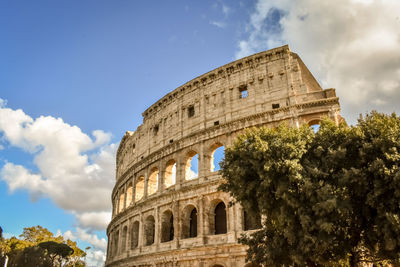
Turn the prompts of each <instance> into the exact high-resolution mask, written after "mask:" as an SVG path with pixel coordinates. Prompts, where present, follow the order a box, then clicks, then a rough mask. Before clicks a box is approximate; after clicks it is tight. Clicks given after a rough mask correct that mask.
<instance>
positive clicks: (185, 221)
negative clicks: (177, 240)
mask: <svg viewBox="0 0 400 267" xmlns="http://www.w3.org/2000/svg"><path fill="white" fill-rule="evenodd" d="M196 236H197V209H196V207H194V206H193V205H189V206H186V207H185V208H184V210H183V214H182V238H191V237H196Z"/></svg>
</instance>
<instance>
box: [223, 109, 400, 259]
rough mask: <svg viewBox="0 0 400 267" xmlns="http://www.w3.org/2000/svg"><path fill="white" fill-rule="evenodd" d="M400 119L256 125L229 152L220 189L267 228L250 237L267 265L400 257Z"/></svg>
mask: <svg viewBox="0 0 400 267" xmlns="http://www.w3.org/2000/svg"><path fill="white" fill-rule="evenodd" d="M399 152H400V118H399V117H397V116H396V114H392V115H385V114H381V113H377V112H371V113H370V114H368V115H366V116H365V117H360V119H359V120H358V124H357V125H356V126H352V127H348V126H347V125H346V124H345V123H341V124H339V125H336V124H335V123H334V122H332V121H330V120H328V119H325V120H323V121H322V122H321V124H320V127H319V130H318V131H317V132H316V133H314V131H313V130H312V129H311V128H310V127H308V126H307V125H304V126H302V127H300V128H290V127H288V126H287V125H285V124H282V125H281V126H279V127H278V128H275V129H273V128H266V127H262V128H252V129H248V130H247V131H245V133H244V134H243V135H241V136H239V137H238V139H237V140H236V142H235V143H234V144H233V146H232V147H230V148H227V149H226V151H225V159H224V160H223V161H222V164H221V166H222V169H221V171H222V176H223V177H224V183H223V184H222V185H221V189H222V190H224V191H227V192H230V193H231V195H232V196H233V197H234V198H235V199H236V200H237V201H238V202H239V203H240V204H241V205H242V206H243V207H244V209H245V210H246V211H248V212H251V213H253V214H257V213H259V214H262V215H263V216H264V217H265V218H266V219H265V220H263V228H262V229H260V230H259V231H256V232H254V233H252V234H251V235H247V236H244V237H243V238H242V239H241V242H243V243H244V244H247V245H249V250H248V260H250V261H252V262H254V263H259V264H265V265H267V266H282V265H285V266H289V265H297V266H304V265H308V266H356V265H357V264H358V263H360V262H374V263H382V262H385V261H386V262H392V263H398V262H399V259H400V218H399V216H400V171H399V167H400V153H399Z"/></svg>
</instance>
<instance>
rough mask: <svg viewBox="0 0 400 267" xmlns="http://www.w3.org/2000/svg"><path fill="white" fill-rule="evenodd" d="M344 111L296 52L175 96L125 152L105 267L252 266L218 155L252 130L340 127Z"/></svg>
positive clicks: (238, 67) (161, 104)
mask: <svg viewBox="0 0 400 267" xmlns="http://www.w3.org/2000/svg"><path fill="white" fill-rule="evenodd" d="M339 112H340V107H339V102H338V98H337V97H336V94H335V90H334V89H327V90H322V88H321V87H320V86H319V84H318V82H317V81H316V80H315V78H314V77H313V76H312V74H311V73H310V72H309V70H308V69H307V68H306V66H305V65H304V63H303V62H302V61H301V59H300V58H299V57H298V56H297V55H296V54H295V53H292V52H290V50H289V47H288V46H283V47H279V48H275V49H272V50H268V51H265V52H261V53H258V54H255V55H252V56H249V57H246V58H243V59H240V60H237V61H234V62H232V63H229V64H227V65H224V66H222V67H220V68H217V69H215V70H213V71H210V72H208V73H206V74H204V75H202V76H200V77H198V78H195V79H193V80H192V81H190V82H188V83H186V84H184V85H183V86H181V87H179V88H177V89H175V90H174V91H172V92H171V93H169V94H167V95H166V96H164V97H163V98H161V99H160V100H159V101H157V102H156V103H155V104H153V105H152V106H151V107H149V108H148V109H147V110H146V111H145V112H144V113H143V118H144V120H143V124H142V125H141V126H139V127H138V128H137V130H136V131H135V132H127V133H126V134H125V136H124V137H123V139H122V141H121V144H120V147H119V149H118V153H117V175H116V178H117V179H116V185H115V187H114V190H113V193H112V202H113V207H114V208H113V218H112V221H111V223H110V225H109V226H108V229H107V235H108V239H109V244H108V252H107V261H106V266H176V265H179V266H191V267H193V266H204V267H206V266H214V265H220V266H225V267H228V266H244V265H245V262H244V258H245V250H246V248H245V247H244V246H242V245H239V244H238V243H237V238H238V237H239V236H240V235H241V234H242V233H247V232H248V231H246V230H245V229H244V212H243V210H242V208H241V207H240V206H239V205H238V204H235V205H233V206H229V201H230V200H231V199H230V196H229V195H228V194H226V193H223V192H219V191H217V187H218V184H219V182H220V178H221V177H220V175H219V173H218V172H214V171H213V168H212V167H213V163H212V160H213V153H214V151H215V149H216V148H218V147H220V146H224V147H226V146H229V145H230V144H232V143H233V141H234V139H235V137H236V136H237V135H238V134H240V132H241V131H242V130H243V129H244V128H247V127H252V126H261V125H268V126H271V127H274V126H276V125H278V124H280V123H282V122H287V123H289V124H290V125H292V126H294V127H297V126H299V125H300V124H303V123H308V124H310V125H311V124H315V123H318V121H319V120H320V119H321V118H322V117H323V116H328V117H330V118H332V119H334V120H336V121H339V120H340V113H339ZM196 154H197V155H198V175H197V178H193V177H189V174H190V172H189V171H188V170H189V169H190V159H192V157H193V156H194V155H196ZM173 166H174V167H173ZM172 177H173V178H172ZM174 180H175V181H174ZM220 203H223V204H220ZM218 204H220V205H219V208H221V207H222V206H225V211H223V212H225V214H226V233H222V234H215V231H216V228H218V227H220V226H215V224H220V223H223V222H221V218H222V217H220V215H215V213H216V207H217V206H218ZM221 205H222V206H221ZM194 209H195V210H194ZM191 211H192V213H190V212H191ZM218 212H221V209H219V211H218ZM218 212H217V213H218ZM194 214H196V216H197V217H196V218H195V217H193V218H195V219H193V218H192V217H190V216H195V215H194ZM215 217H217V219H215ZM190 218H192V220H191V219H190ZM223 218H225V217H223ZM193 220H196V225H195V226H194V225H190V224H191V223H192V222H193ZM193 227H196V236H193V237H190V235H194V232H193V231H194V230H193ZM189 228H190V229H191V230H188V229H189ZM190 231H192V232H190ZM189 232H190V233H192V234H190V233H189ZM169 239H172V240H169Z"/></svg>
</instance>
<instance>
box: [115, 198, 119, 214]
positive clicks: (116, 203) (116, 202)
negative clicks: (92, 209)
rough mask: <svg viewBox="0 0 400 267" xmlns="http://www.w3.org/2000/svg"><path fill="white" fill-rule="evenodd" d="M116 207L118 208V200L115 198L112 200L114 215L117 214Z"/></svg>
mask: <svg viewBox="0 0 400 267" xmlns="http://www.w3.org/2000/svg"><path fill="white" fill-rule="evenodd" d="M118 207H119V205H118V198H117V197H115V198H114V215H116V214H118Z"/></svg>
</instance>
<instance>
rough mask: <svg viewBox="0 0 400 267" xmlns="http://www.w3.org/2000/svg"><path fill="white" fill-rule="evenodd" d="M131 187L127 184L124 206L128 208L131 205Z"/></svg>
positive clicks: (130, 184)
mask: <svg viewBox="0 0 400 267" xmlns="http://www.w3.org/2000/svg"><path fill="white" fill-rule="evenodd" d="M132 194H133V186H132V183H129V185H128V188H127V189H126V206H127V207H129V206H130V205H131V204H132V203H133V198H132V197H133V195H132Z"/></svg>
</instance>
